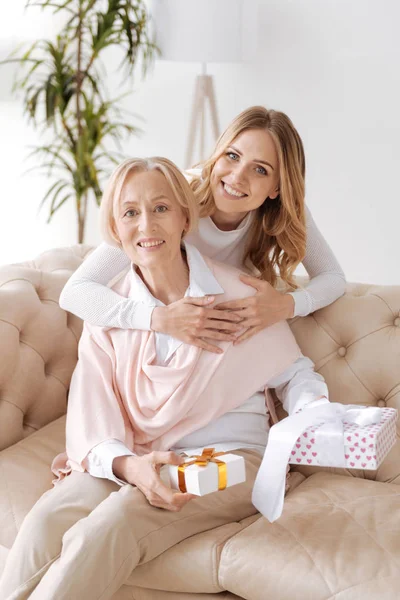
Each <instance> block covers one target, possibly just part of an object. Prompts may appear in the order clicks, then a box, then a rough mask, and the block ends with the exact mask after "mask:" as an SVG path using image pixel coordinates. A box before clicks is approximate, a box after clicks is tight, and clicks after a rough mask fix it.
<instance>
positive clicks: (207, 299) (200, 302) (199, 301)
mask: <svg viewBox="0 0 400 600" xmlns="http://www.w3.org/2000/svg"><path fill="white" fill-rule="evenodd" d="M214 300H215V296H204V297H202V298H193V297H192V296H186V298H184V303H185V304H194V305H195V306H207V305H208V304H212V303H213V302H214Z"/></svg>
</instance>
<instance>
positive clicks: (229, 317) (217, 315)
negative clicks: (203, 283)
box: [206, 300, 242, 323]
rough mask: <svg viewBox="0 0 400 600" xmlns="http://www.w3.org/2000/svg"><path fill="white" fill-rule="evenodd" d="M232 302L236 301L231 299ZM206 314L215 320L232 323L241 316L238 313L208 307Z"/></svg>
mask: <svg viewBox="0 0 400 600" xmlns="http://www.w3.org/2000/svg"><path fill="white" fill-rule="evenodd" d="M232 302H236V300H232ZM206 314H207V319H215V320H216V321H228V322H233V323H238V322H239V321H240V320H241V318H242V317H241V315H240V313H236V312H233V311H231V310H220V309H216V308H208V309H207V313H206Z"/></svg>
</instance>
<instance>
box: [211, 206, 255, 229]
mask: <svg viewBox="0 0 400 600" xmlns="http://www.w3.org/2000/svg"><path fill="white" fill-rule="evenodd" d="M247 214H248V213H247V212H245V213H225V212H222V211H220V210H218V209H217V210H216V211H215V213H214V214H213V215H211V219H212V221H213V223H214V224H215V225H216V226H217V227H218V229H221V231H233V230H234V229H237V228H238V227H239V225H240V223H241V222H242V221H243V219H244V218H245V217H246V215H247Z"/></svg>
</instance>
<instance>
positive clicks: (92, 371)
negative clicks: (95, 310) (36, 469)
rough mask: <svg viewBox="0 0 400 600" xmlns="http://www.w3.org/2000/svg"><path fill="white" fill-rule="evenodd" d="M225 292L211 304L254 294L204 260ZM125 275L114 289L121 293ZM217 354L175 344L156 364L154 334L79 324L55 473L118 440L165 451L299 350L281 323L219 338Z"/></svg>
mask: <svg viewBox="0 0 400 600" xmlns="http://www.w3.org/2000/svg"><path fill="white" fill-rule="evenodd" d="M206 262H207V264H208V266H209V267H210V269H211V270H212V272H213V274H214V276H215V278H216V279H217V281H218V282H219V284H220V285H221V286H222V288H223V289H224V290H225V293H224V294H222V295H219V296H218V298H217V302H223V301H226V300H233V299H236V298H243V297H246V296H249V295H253V294H254V293H255V291H254V290H253V288H250V287H249V286H246V285H245V284H243V283H242V282H241V281H240V280H239V271H238V270H237V269H234V268H233V267H230V266H227V265H225V264H222V263H216V262H214V261H211V260H210V259H207V260H206ZM130 286H131V274H130V272H129V273H128V274H126V275H125V276H124V277H123V278H122V279H121V281H119V282H118V284H117V285H116V286H114V289H115V290H116V291H117V292H118V293H119V294H121V295H122V296H128V295H129V292H130ZM220 346H221V347H222V348H223V349H224V353H223V354H220V355H216V354H213V353H210V352H206V351H203V350H201V349H199V348H197V347H194V346H189V345H186V344H182V345H181V346H180V347H179V348H178V349H177V350H176V352H175V354H174V355H173V357H172V358H171V360H170V361H169V363H168V365H166V366H163V365H157V364H156V350H155V334H154V332H152V331H134V330H123V329H111V328H100V327H95V326H91V325H85V327H84V331H83V333H82V337H81V340H80V343H79V361H78V364H77V367H76V369H75V372H74V374H73V378H72V382H71V389H70V394H69V404H68V411H67V428H66V437H67V443H66V453H63V454H62V455H59V456H57V457H56V459H55V460H54V462H53V465H52V469H53V472H54V473H55V474H56V475H57V476H58V477H60V478H61V477H62V476H63V474H66V473H68V472H70V471H71V469H75V470H79V471H84V470H85V458H86V456H87V454H88V453H89V451H90V450H91V449H92V448H93V447H94V446H96V445H97V444H99V443H100V442H102V441H105V440H107V439H111V438H114V439H117V440H120V441H121V442H123V443H124V444H125V445H126V446H127V447H128V448H129V449H131V450H132V451H134V452H135V453H137V454H139V455H143V454H145V453H147V452H150V451H152V450H168V449H169V448H171V447H173V446H174V445H175V444H176V443H177V442H178V441H179V440H180V439H182V438H183V437H184V436H186V435H188V434H189V433H191V432H193V431H195V430H197V429H199V428H201V427H204V426H206V425H207V424H208V423H210V422H211V421H213V420H215V419H217V418H218V417H220V416H221V415H223V414H224V413H226V412H228V411H230V410H233V409H234V408H236V407H238V406H239V405H241V404H242V403H243V402H245V401H246V400H247V399H248V398H250V397H251V396H252V395H253V394H254V393H256V392H258V391H259V390H262V389H265V388H266V383H267V382H268V381H269V380H270V379H272V377H274V376H276V375H278V374H280V373H282V372H283V371H284V370H285V369H286V368H287V367H289V366H290V365H291V364H292V363H293V362H294V361H295V360H297V359H298V358H299V357H300V356H301V352H300V349H299V347H298V345H297V343H296V341H295V338H294V336H293V334H292V333H291V330H290V328H289V326H288V324H287V323H286V322H281V323H277V324H276V325H273V326H272V327H268V328H267V329H264V330H263V331H261V332H260V333H258V334H257V335H255V336H253V337H252V338H250V339H249V340H246V341H245V342H243V343H242V344H239V345H238V346H233V344H232V343H229V342H223V343H221V344H220Z"/></svg>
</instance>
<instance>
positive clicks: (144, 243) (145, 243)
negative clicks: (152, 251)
mask: <svg viewBox="0 0 400 600" xmlns="http://www.w3.org/2000/svg"><path fill="white" fill-rule="evenodd" d="M164 243H165V241H164V240H160V239H144V240H139V241H138V243H137V245H138V246H139V247H140V248H145V249H146V248H157V247H159V246H162V245H163V244H164Z"/></svg>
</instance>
